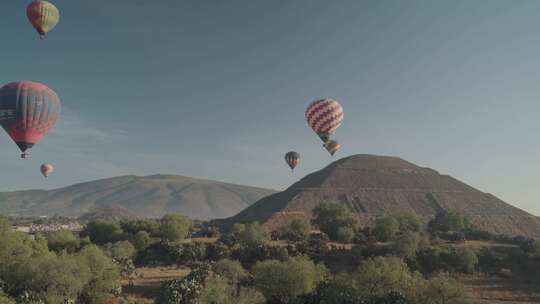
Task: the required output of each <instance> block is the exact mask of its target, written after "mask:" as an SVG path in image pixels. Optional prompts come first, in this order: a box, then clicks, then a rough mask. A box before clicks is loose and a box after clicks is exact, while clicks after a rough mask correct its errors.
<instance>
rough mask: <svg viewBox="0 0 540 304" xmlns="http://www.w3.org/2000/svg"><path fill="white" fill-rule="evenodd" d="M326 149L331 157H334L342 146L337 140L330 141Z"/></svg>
mask: <svg viewBox="0 0 540 304" xmlns="http://www.w3.org/2000/svg"><path fill="white" fill-rule="evenodd" d="M324 147H325V148H326V151H328V153H330V155H332V156H334V154H335V153H336V152H337V151H338V150H339V149H340V148H341V145H340V144H339V143H338V142H337V141H335V140H330V141H328V142H327V143H326V144H325V145H324Z"/></svg>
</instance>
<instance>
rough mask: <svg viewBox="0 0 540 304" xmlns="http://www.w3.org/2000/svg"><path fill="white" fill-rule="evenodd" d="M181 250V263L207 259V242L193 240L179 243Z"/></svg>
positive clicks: (189, 263)
mask: <svg viewBox="0 0 540 304" xmlns="http://www.w3.org/2000/svg"><path fill="white" fill-rule="evenodd" d="M177 247H179V250H181V255H180V259H179V260H178V262H180V263H181V264H187V265H191V264H193V263H196V262H202V261H205V260H206V244H205V243H202V242H192V243H187V244H182V245H178V246H177Z"/></svg>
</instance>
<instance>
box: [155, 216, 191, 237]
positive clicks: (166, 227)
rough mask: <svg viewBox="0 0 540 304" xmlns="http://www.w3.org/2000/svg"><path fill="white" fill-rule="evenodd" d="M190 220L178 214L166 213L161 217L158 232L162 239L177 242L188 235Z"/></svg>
mask: <svg viewBox="0 0 540 304" xmlns="http://www.w3.org/2000/svg"><path fill="white" fill-rule="evenodd" d="M191 225H192V222H191V220H190V219H189V218H187V217H185V216H183V215H180V214H167V215H165V216H163V218H161V221H160V226H159V232H160V235H161V237H162V238H163V239H165V240H169V241H173V242H177V241H181V240H183V239H185V238H186V237H188V235H189V231H190V229H191Z"/></svg>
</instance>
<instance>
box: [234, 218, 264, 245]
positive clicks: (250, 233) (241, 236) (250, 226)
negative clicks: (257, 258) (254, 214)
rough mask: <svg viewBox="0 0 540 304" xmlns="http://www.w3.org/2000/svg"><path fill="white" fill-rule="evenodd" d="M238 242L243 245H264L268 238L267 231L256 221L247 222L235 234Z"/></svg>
mask: <svg viewBox="0 0 540 304" xmlns="http://www.w3.org/2000/svg"><path fill="white" fill-rule="evenodd" d="M236 239H237V240H238V243H239V244H240V245H242V246H245V247H257V246H261V245H264V244H265V243H266V242H268V240H269V236H268V232H267V231H266V230H265V229H264V227H263V226H261V225H260V224H259V223H258V222H252V223H247V224H245V225H244V229H242V230H241V231H239V232H238V234H237V235H236Z"/></svg>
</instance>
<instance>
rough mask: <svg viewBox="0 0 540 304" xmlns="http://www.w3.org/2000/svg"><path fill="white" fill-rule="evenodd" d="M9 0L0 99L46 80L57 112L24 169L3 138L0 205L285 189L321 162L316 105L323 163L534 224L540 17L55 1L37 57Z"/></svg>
mask: <svg viewBox="0 0 540 304" xmlns="http://www.w3.org/2000/svg"><path fill="white" fill-rule="evenodd" d="M4 2H6V3H2V4H1V9H0V29H1V31H2V43H1V46H2V47H1V48H0V54H1V59H0V64H1V65H0V66H1V70H0V71H1V73H0V83H7V82H10V81H14V80H22V79H25V80H35V81H40V82H43V83H45V84H47V85H48V86H50V87H51V88H53V89H54V90H55V91H56V92H57V93H58V94H59V96H60V98H61V99H62V102H63V112H62V117H61V120H60V121H59V122H58V124H57V126H56V127H55V128H54V129H53V130H52V131H51V133H50V134H49V135H48V137H47V138H45V139H44V140H43V141H42V142H40V143H39V144H38V145H37V146H36V147H35V148H34V149H32V151H31V153H32V158H31V159H30V160H21V159H19V158H18V157H19V152H18V150H17V148H16V146H15V144H13V143H12V142H11V140H10V139H9V138H8V137H7V135H5V136H0V172H2V174H0V190H15V189H30V188H45V189H49V188H54V187H60V186H65V185H69V184H72V183H76V182H81V181H87V180H92V179H96V178H102V177H110V176H116V175H124V174H137V175H149V174H155V173H170V174H179V175H187V176H196V177H204V178H210V179H218V180H223V181H228V182H234V183H240V184H248V185H255V186H262V187H270V188H275V189H282V188H285V187H286V186H288V185H290V184H291V183H293V182H294V181H296V180H297V179H299V178H301V177H302V176H304V175H305V174H307V173H309V172H312V171H314V170H317V169H320V168H321V167H323V166H325V165H327V164H328V163H330V162H331V161H332V160H333V159H332V158H330V157H329V155H328V154H327V152H326V151H325V150H323V149H322V147H321V146H320V141H319V139H318V138H317V137H316V136H315V134H313V132H312V131H311V130H310V129H309V128H308V127H307V125H306V123H305V121H304V117H303V115H304V109H305V107H306V106H307V105H308V104H309V103H310V102H311V101H312V100H314V99H316V98H319V97H326V96H329V97H333V98H335V99H337V100H339V101H340V102H341V103H342V105H343V107H344V109H345V121H344V123H343V125H342V127H341V128H340V129H339V130H338V131H337V134H336V138H337V139H338V140H340V142H341V143H342V144H343V148H342V150H341V151H340V152H338V154H337V155H336V158H339V157H343V156H347V155H351V154H357V153H370V154H383V155H393V156H400V157H402V158H404V159H406V160H409V161H411V162H414V163H416V164H419V165H422V166H428V167H432V168H434V169H436V170H438V171H439V172H441V173H445V174H450V175H452V176H454V177H456V178H458V179H460V180H462V181H465V182H467V183H469V184H471V185H473V186H475V187H477V188H479V189H480V190H482V191H485V192H490V193H493V194H495V195H497V196H499V197H500V198H502V199H504V200H506V201H507V202H509V203H512V204H514V205H516V206H518V207H521V208H523V209H525V210H527V211H530V212H532V213H534V214H540V205H539V204H538V202H539V200H538V197H539V196H540V187H538V181H539V180H540V170H539V169H540V144H539V142H540V138H539V136H538V130H539V128H540V121H539V119H538V116H539V115H538V113H540V103H539V100H540V85H539V83H540V61H539V60H538V59H539V57H540V55H539V54H540V38H539V37H540V2H539V1H536V0H529V1H527V0H521V1H507V0H482V1H481V0H478V1H466V0H464V1H459V0H453V1H442V0H441V1H434V0H425V1H420V0H416V1H412V0H411V1H399V0H393V1H387V0H372V1H360V0H350V1H348V0H340V1H326V0H295V1H280V0H264V1H263V0H228V1H223V0H221V1H217V0H215V1H213V0H212V1H210V0H209V1H197V0H186V1H178V0H160V1H147V0H129V1H128V0H114V1H110V0H93V1H71V0H56V1H54V3H55V4H56V5H57V6H58V7H59V9H60V10H61V12H62V17H61V21H60V23H59V25H58V26H57V28H56V29H55V30H54V31H53V32H52V33H50V35H49V36H48V37H47V38H46V40H44V41H40V40H39V39H38V38H37V34H36V33H35V32H34V31H33V29H32V28H31V27H30V25H29V24H28V22H27V20H26V16H25V6H26V4H27V3H26V2H27V1H4ZM289 150H296V151H298V152H300V153H301V154H302V156H303V159H302V163H301V165H300V166H299V168H298V169H297V171H296V172H295V173H294V174H291V173H290V172H289V171H288V170H287V167H286V166H285V164H284V161H283V154H284V153H285V152H287V151H289ZM44 161H48V162H51V163H54V164H55V165H56V167H57V172H55V173H54V175H53V176H51V177H50V178H49V179H47V180H44V179H43V178H42V177H41V176H40V175H39V173H38V167H39V164H41V163H42V162H44Z"/></svg>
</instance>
